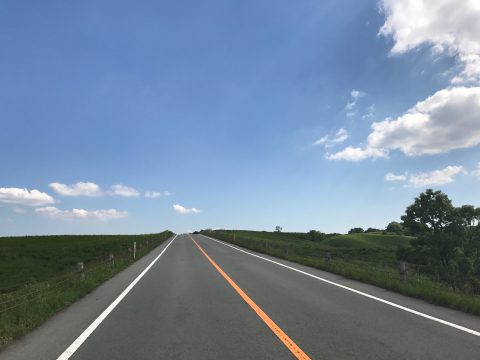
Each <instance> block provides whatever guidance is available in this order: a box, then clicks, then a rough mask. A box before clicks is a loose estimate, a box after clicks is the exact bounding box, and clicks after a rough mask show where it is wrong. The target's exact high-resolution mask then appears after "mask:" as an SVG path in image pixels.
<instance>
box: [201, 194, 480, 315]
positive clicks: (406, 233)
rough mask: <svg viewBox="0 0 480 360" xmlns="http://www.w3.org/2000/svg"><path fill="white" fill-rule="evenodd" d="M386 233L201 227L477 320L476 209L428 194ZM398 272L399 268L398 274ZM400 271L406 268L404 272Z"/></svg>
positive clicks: (479, 245) (479, 228) (479, 237)
mask: <svg viewBox="0 0 480 360" xmlns="http://www.w3.org/2000/svg"><path fill="white" fill-rule="evenodd" d="M401 219H402V221H401V222H391V223H390V224H388V226H387V227H386V228H385V229H383V230H382V229H374V228H368V229H367V230H364V229H362V228H353V229H351V230H350V231H349V233H348V234H345V235H341V234H325V233H322V232H320V231H316V230H311V231H310V232H308V233H286V232H281V227H279V226H278V227H277V228H276V231H274V232H266V231H261V232H260V231H238V230H237V231H234V230H202V231H201V233H202V234H204V235H208V236H211V237H214V238H217V239H220V240H224V241H227V242H229V243H232V244H235V245H239V246H242V247H245V248H248V249H251V250H254V251H258V252H262V253H266V254H269V255H273V256H276V257H279V258H283V259H287V260H290V261H294V262H297V263H300V264H304V265H307V266H312V267H315V268H318V269H322V270H326V271H329V272H332V273H336V274H340V275H343V276H345V277H348V278H351V279H355V280H359V281H363V282H366V283H370V284H373V285H377V286H380V287H383V288H385V289H389V290H393V291H397V292H399V293H402V294H405V295H409V296H413V297H417V298H420V299H424V300H426V301H429V302H431V303H434V304H438V305H442V306H447V307H451V308H453V309H457V310H462V311H465V312H469V313H472V314H476V315H480V224H479V220H480V209H479V208H474V207H473V206H468V205H464V206H461V207H458V208H457V207H454V206H453V205H452V203H451V201H450V200H449V199H448V197H447V195H445V194H444V193H442V192H440V191H433V190H427V191H425V192H424V193H422V194H420V196H419V197H417V198H415V200H414V203H413V204H412V205H411V206H409V207H408V208H407V209H406V212H405V215H404V216H402V218H401ZM400 269H402V271H400ZM403 269H405V271H403Z"/></svg>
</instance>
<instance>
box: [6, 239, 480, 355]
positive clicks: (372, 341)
mask: <svg viewBox="0 0 480 360" xmlns="http://www.w3.org/2000/svg"><path fill="white" fill-rule="evenodd" d="M162 251H164V252H163V253H162V254H161V256H160V257H158V254H156V255H157V258H156V262H154V263H153V265H151V267H150V269H149V270H148V271H147V272H145V274H144V276H143V277H141V278H140V279H139V280H138V282H137V283H136V284H135V286H133V287H131V289H130V291H129V292H128V293H126V294H124V296H123V297H122V298H121V300H119V301H118V304H117V306H116V307H114V308H111V309H110V311H109V312H108V314H107V315H105V316H103V317H102V318H101V319H99V320H98V319H97V323H96V324H95V326H94V327H93V330H92V331H90V332H89V333H88V334H85V333H84V334H83V335H81V332H78V331H77V333H76V334H75V336H74V337H73V339H71V341H69V343H65V344H61V345H62V348H63V349H66V348H68V347H70V348H69V354H71V356H70V359H75V360H80V359H82V360H86V359H88V360H90V359H129V360H130V359H219V358H227V359H292V358H295V356H297V357H298V358H304V359H308V358H311V359H480V337H479V336H478V335H480V334H479V333H478V331H480V319H479V318H478V317H475V316H469V315H466V314H462V313H459V312H456V311H452V310H447V309H443V308H440V307H436V306H432V305H429V304H426V303H424V302H421V301H418V300H414V299H409V298H406V297H403V296H401V295H398V294H394V293H391V292H388V291H385V290H382V289H378V288H375V287H373V286H369V285H365V284H361V283H357V282H354V281H350V280H347V279H343V278H341V277H339V276H335V275H332V274H328V273H325V272H322V271H318V270H316V269H311V268H307V267H303V266H301V265H296V264H293V263H289V262H287V261H281V260H277V259H274V258H270V257H267V256H264V255H261V254H258V255H260V256H252V255H251V254H249V253H251V252H248V253H247V252H245V251H241V249H240V250H238V249H236V248H234V247H232V246H229V245H228V244H225V243H222V242H218V241H215V240H212V239H209V238H206V237H204V236H202V235H193V236H190V235H180V236H177V237H176V238H175V240H173V242H171V243H168V244H165V245H164V246H163V247H162ZM269 259H273V260H274V261H275V262H272V261H269ZM281 264H286V265H287V266H293V267H294V268H295V269H299V270H300V272H299V271H294V270H292V269H290V268H288V267H285V266H281ZM142 270H143V269H142ZM301 271H305V272H307V273H308V274H311V275H314V276H316V277H320V278H321V279H325V280H327V281H332V282H334V283H335V284H340V285H342V286H347V287H348V289H347V288H342V287H339V286H336V285H334V284H332V283H328V282H325V281H323V280H320V279H318V278H316V277H312V276H309V275H308V274H305V273H302V272H301ZM349 289H350V290H349ZM352 290H358V291H360V292H361V293H358V292H354V291H352ZM118 295H119V294H116V295H115V297H117V296H118ZM365 295H371V296H373V297H377V298H380V299H381V300H385V301H387V302H382V301H379V300H378V299H376V298H372V297H368V296H365ZM392 304H393V305H392ZM395 305H400V306H403V307H405V308H401V307H398V306H395ZM103 310H104V309H102V311H103ZM68 311H69V310H67V311H66V312H67V313H68ZM102 311H100V313H101V312H102ZM412 311H419V313H418V314H417V313H415V312H412ZM100 313H99V314H98V315H100ZM98 315H97V316H98ZM425 315H430V316H433V317H434V319H433V320H432V319H429V318H426V317H425ZM59 316H65V314H63V315H62V314H60V315H59ZM438 320H441V321H445V323H442V322H439V321H438ZM455 325H458V326H462V327H464V328H465V329H458V328H455V327H454V326H455ZM52 328H54V326H53V325H52V324H51V325H50V328H49V331H50V335H51V334H52V333H54V330H52ZM61 330H62V329H59V330H58V331H61ZM83 330H85V328H83V329H82V331H83ZM468 330H470V332H468ZM41 332H42V329H41V328H40V329H39V331H37V334H32V335H31V336H27V337H26V338H25V339H23V340H21V341H20V343H21V345H20V346H18V345H17V346H15V345H14V346H13V347H12V348H11V349H7V352H6V353H5V354H3V355H8V356H9V358H11V359H20V358H21V356H20V355H18V354H20V353H22V354H25V353H28V351H26V349H28V347H29V346H30V347H34V346H37V348H38V344H36V341H38V340H37V339H39V338H41V336H42V334H41ZM51 336H52V335H51ZM79 336H80V339H81V341H79V340H78V339H79ZM82 336H83V337H82ZM64 338H65V336H64ZM67 338H68V337H67ZM62 339H63V338H62ZM75 339H77V342H76V343H75V342H74V340H75ZM52 341H54V340H53V339H52ZM62 341H65V340H62ZM22 342H23V343H22ZM72 343H73V344H74V345H71V344H72ZM57 345H58V344H57ZM44 347H45V346H44ZM47 348H48V346H47ZM32 351H34V350H33V349H32ZM62 351H63V350H62ZM47 354H48V356H50V357H46V356H47ZM17 355H18V356H17ZM60 355H61V352H60V353H57V354H55V355H53V354H51V353H49V352H48V349H47V350H44V351H43V352H41V353H38V356H39V357H38V358H42V359H43V358H51V359H55V358H58V356H60ZM1 357H2V356H0V358H1ZM31 358H37V357H35V356H32V357H31ZM65 358H67V356H66V355H64V356H63V359H65Z"/></svg>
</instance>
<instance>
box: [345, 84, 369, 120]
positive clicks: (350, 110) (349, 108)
mask: <svg viewBox="0 0 480 360" xmlns="http://www.w3.org/2000/svg"><path fill="white" fill-rule="evenodd" d="M365 95H366V93H364V92H363V91H359V90H352V91H351V92H350V97H351V100H349V101H348V102H347V105H345V111H346V112H347V116H348V117H350V116H354V115H355V114H356V113H357V110H356V109H355V107H356V105H357V101H358V99H359V98H361V97H362V96H365Z"/></svg>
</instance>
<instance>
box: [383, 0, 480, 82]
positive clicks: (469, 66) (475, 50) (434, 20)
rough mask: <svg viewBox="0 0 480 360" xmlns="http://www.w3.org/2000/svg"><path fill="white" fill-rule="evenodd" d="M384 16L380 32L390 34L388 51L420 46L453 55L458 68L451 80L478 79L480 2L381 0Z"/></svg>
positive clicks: (479, 78)
mask: <svg viewBox="0 0 480 360" xmlns="http://www.w3.org/2000/svg"><path fill="white" fill-rule="evenodd" d="M381 7H382V10H383V12H384V13H385V15H386V20H385V24H384V25H383V26H382V28H381V29H380V31H379V34H380V35H383V36H387V37H391V38H392V39H393V41H394V45H393V47H392V49H391V53H392V54H402V53H405V52H407V51H410V50H412V49H415V48H418V47H419V46H421V45H428V46H431V48H432V50H433V51H434V53H436V54H440V53H447V54H449V55H454V56H456V59H457V61H458V62H459V64H461V67H462V70H461V71H460V73H459V74H457V75H456V76H455V77H454V78H453V79H452V83H467V82H479V81H480V20H479V19H480V2H478V0H463V1H458V0H438V1H420V0H382V1H381Z"/></svg>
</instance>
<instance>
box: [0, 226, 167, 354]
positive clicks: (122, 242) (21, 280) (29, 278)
mask: <svg viewBox="0 0 480 360" xmlns="http://www.w3.org/2000/svg"><path fill="white" fill-rule="evenodd" d="M172 235H173V233H172V232H170V231H165V232H162V233H159V234H148V235H64V236H28V237H4V238H0V274H1V276H0V349H2V348H4V347H5V346H6V345H8V344H9V343H10V342H11V341H12V340H13V339H15V338H17V337H19V336H22V335H23V334H25V333H26V332H28V331H29V330H31V329H32V328H34V327H36V326H38V325H39V324H41V323H42V322H44V321H45V320H47V319H48V318H49V317H51V316H52V315H53V314H55V313H56V312H58V311H59V310H61V309H63V308H65V307H66V306H68V305H70V304H71V303H73V302H74V301H75V300H77V299H79V298H81V297H82V296H84V295H85V294H87V293H89V292H91V291H92V290H93V289H95V288H96V287H97V286H98V285H100V284H101V283H102V282H104V281H105V280H107V279H109V278H110V277H112V276H114V275H115V274H117V273H118V272H120V271H121V270H123V269H125V268H126V267H128V266H129V265H130V264H132V263H133V261H134V260H133V257H132V254H131V251H129V248H130V250H131V248H132V247H133V242H134V241H135V242H136V243H137V253H136V255H137V256H136V259H139V258H141V257H143V256H144V255H146V254H147V253H149V252H150V251H151V250H152V249H154V248H155V247H157V246H159V245H160V244H162V243H163V242H164V241H165V240H166V239H168V238H169V237H171V236H172ZM110 253H112V254H114V256H115V261H114V263H111V262H110V261H109V260H108V256H109V254H110ZM80 261H82V262H84V264H85V276H84V278H83V279H82V278H81V277H80V275H79V274H77V273H76V272H75V265H76V264H77V262H80Z"/></svg>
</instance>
